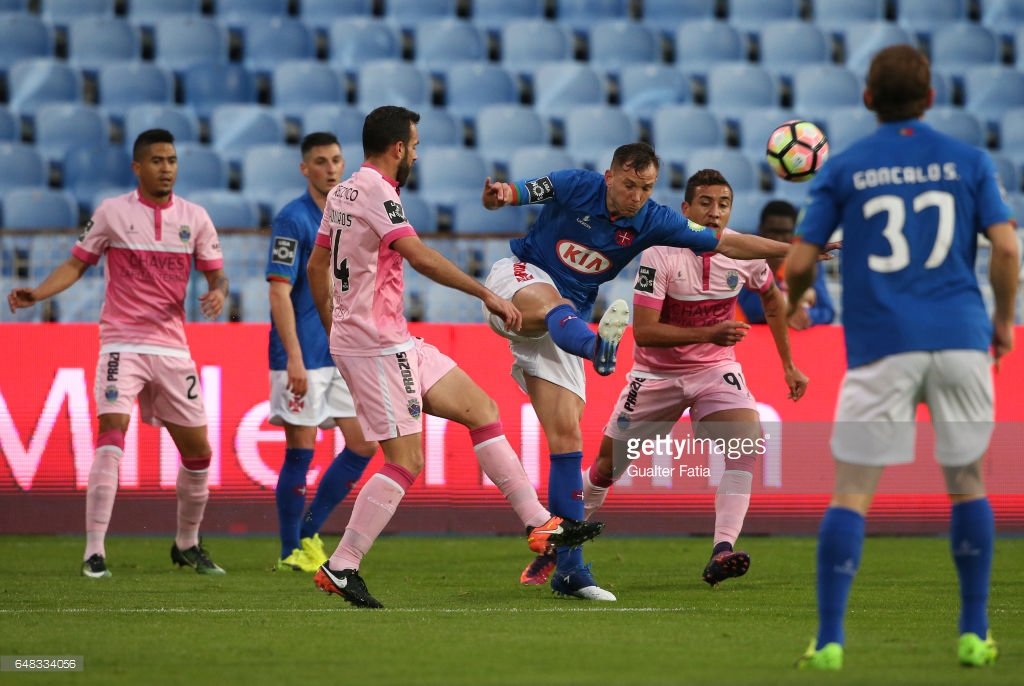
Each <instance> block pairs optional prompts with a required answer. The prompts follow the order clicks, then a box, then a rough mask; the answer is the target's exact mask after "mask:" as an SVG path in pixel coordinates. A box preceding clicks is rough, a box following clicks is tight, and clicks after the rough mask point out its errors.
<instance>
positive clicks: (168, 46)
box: [153, 16, 228, 76]
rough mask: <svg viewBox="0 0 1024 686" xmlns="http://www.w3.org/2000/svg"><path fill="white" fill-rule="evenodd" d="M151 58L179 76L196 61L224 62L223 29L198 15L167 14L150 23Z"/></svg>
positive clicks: (226, 45) (198, 62)
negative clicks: (151, 39)
mask: <svg viewBox="0 0 1024 686" xmlns="http://www.w3.org/2000/svg"><path fill="white" fill-rule="evenodd" d="M153 59H154V61H155V62H156V63H157V64H158V65H160V66H162V67H166V68H167V69H170V70H171V71H173V72H174V73H175V74H176V75H178V76H180V75H182V74H184V73H185V71H186V70H187V69H188V68H189V67H191V66H193V65H197V64H220V63H225V62H227V61H228V35H227V29H225V28H224V27H223V26H221V25H219V24H218V23H217V22H216V21H214V20H213V19H208V18H206V17H201V16H170V17H166V18H163V19H161V20H160V21H159V22H157V23H156V24H155V25H154V26H153Z"/></svg>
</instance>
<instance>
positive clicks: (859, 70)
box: [839, 20, 916, 77]
mask: <svg viewBox="0 0 1024 686" xmlns="http://www.w3.org/2000/svg"><path fill="white" fill-rule="evenodd" d="M839 36H840V39H841V41H842V43H843V52H844V55H845V57H846V59H845V60H844V61H843V63H844V64H845V65H846V67H847V69H850V70H852V71H853V72H854V73H855V74H857V75H858V76H861V77H863V76H866V75H867V73H868V67H870V66H871V59H872V58H873V57H874V56H875V53H877V52H878V51H879V50H881V49H882V48H887V47H889V46H890V45H902V44H911V45H913V44H914V43H916V41H915V40H914V37H913V36H912V35H911V34H910V32H908V31H907V30H906V29H904V28H902V27H900V26H897V25H896V24H894V23H892V22H889V21H881V20H879V21H852V22H849V23H847V24H844V25H843V27H842V29H841V30H840V32H839Z"/></svg>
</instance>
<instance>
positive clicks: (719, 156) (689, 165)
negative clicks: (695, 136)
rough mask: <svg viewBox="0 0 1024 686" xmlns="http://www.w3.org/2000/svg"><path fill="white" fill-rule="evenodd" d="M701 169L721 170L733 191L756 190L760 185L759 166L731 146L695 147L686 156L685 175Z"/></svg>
mask: <svg viewBox="0 0 1024 686" xmlns="http://www.w3.org/2000/svg"><path fill="white" fill-rule="evenodd" d="M701 169H717V170H718V171H720V172H722V175H723V176H725V178H726V180H728V181H729V185H730V186H732V190H733V192H734V193H737V192H739V191H753V190H757V189H758V187H759V185H760V168H759V167H758V165H757V164H755V163H754V162H753V160H751V159H750V158H749V157H747V156H746V155H744V154H743V153H742V152H740V151H739V150H735V149H732V148H695V149H693V150H691V151H690V154H689V155H687V157H686V173H685V174H684V176H685V177H687V178H688V177H690V176H692V175H693V174H695V173H696V172H698V171H700V170H701Z"/></svg>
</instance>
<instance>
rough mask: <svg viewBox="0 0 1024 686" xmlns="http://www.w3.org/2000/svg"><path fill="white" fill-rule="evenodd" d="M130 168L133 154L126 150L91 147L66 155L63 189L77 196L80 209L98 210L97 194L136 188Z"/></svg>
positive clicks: (103, 146) (121, 148)
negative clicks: (96, 207) (96, 206)
mask: <svg viewBox="0 0 1024 686" xmlns="http://www.w3.org/2000/svg"><path fill="white" fill-rule="evenodd" d="M133 140H134V139H133ZM131 164H132V158H131V154H130V152H129V151H128V150H127V149H125V148H124V147H122V146H120V145H106V144H101V145H97V144H95V143H92V144H90V145H82V146H79V147H75V148H71V149H70V150H68V151H67V153H66V154H65V155H64V159H63V160H62V161H61V178H62V179H63V184H64V188H66V189H67V190H69V191H71V193H73V194H74V196H75V200H76V201H78V206H79V208H80V209H81V210H82V211H83V212H86V213H89V212H92V210H93V209H95V204H94V203H95V198H96V195H97V194H98V193H100V192H102V191H107V190H117V191H121V190H122V189H125V188H129V187H132V186H134V185H135V175H134V174H132V167H131Z"/></svg>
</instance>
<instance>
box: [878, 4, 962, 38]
mask: <svg viewBox="0 0 1024 686" xmlns="http://www.w3.org/2000/svg"><path fill="white" fill-rule="evenodd" d="M967 19H968V15H967V0H899V2H897V3H896V23H897V24H899V25H900V26H902V27H903V28H905V29H907V30H908V31H911V32H913V33H915V34H917V35H921V36H927V35H929V34H930V33H931V32H932V31H934V30H935V29H937V28H939V27H941V26H945V25H947V24H951V23H953V22H959V21H966V20H967Z"/></svg>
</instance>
